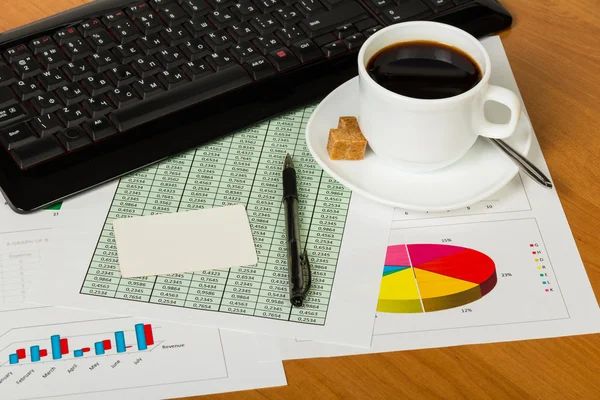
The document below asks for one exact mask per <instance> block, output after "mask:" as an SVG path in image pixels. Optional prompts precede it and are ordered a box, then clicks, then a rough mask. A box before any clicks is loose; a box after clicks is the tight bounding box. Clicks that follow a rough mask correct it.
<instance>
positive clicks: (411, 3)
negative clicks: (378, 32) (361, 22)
mask: <svg viewBox="0 0 600 400" xmlns="http://www.w3.org/2000/svg"><path fill="white" fill-rule="evenodd" d="M430 14H432V12H431V10H430V9H429V7H427V6H426V5H425V3H423V2H422V1H421V0H408V1H405V2H400V4H399V5H398V6H397V7H392V8H388V9H386V10H384V11H383V12H382V13H381V17H382V18H383V19H384V20H385V21H387V22H388V23H390V24H396V23H398V22H402V21H408V20H410V19H416V18H422V17H425V16H427V15H430Z"/></svg>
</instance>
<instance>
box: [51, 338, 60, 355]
mask: <svg viewBox="0 0 600 400" xmlns="http://www.w3.org/2000/svg"><path fill="white" fill-rule="evenodd" d="M50 343H51V344H52V359H53V360H60V359H61V358H62V354H61V353H60V335H52V336H50Z"/></svg>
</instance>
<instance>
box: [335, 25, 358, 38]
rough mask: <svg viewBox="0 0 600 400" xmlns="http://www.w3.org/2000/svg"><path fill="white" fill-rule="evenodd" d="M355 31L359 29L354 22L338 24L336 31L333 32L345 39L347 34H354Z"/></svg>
mask: <svg viewBox="0 0 600 400" xmlns="http://www.w3.org/2000/svg"><path fill="white" fill-rule="evenodd" d="M355 33H358V29H356V27H355V26H354V25H352V24H346V25H342V26H338V27H337V28H336V29H335V31H334V32H333V34H334V35H335V36H336V37H337V38H338V39H343V38H345V37H346V36H350V35H353V34H355Z"/></svg>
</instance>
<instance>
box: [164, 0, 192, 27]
mask: <svg viewBox="0 0 600 400" xmlns="http://www.w3.org/2000/svg"><path fill="white" fill-rule="evenodd" d="M158 14H159V15H160V17H161V18H162V20H163V21H165V22H166V23H167V25H168V26H170V27H175V26H177V25H180V24H182V23H183V22H184V21H186V20H188V19H189V18H190V17H189V15H187V13H186V12H185V11H183V8H181V7H179V6H178V5H177V4H175V3H172V4H169V6H167V7H164V8H163V9H161V10H160V11H159V12H158Z"/></svg>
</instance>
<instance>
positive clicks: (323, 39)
mask: <svg viewBox="0 0 600 400" xmlns="http://www.w3.org/2000/svg"><path fill="white" fill-rule="evenodd" d="M336 40H337V38H336V37H335V35H334V34H333V33H326V34H324V35H321V36H317V37H316V38H314V39H313V42H315V44H316V45H317V46H319V47H322V46H324V45H326V44H329V43H331V42H335V41H336Z"/></svg>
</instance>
